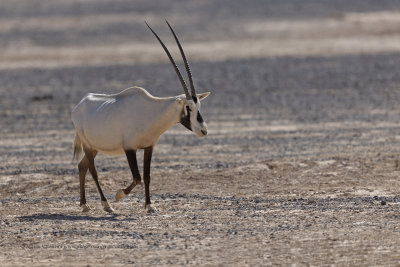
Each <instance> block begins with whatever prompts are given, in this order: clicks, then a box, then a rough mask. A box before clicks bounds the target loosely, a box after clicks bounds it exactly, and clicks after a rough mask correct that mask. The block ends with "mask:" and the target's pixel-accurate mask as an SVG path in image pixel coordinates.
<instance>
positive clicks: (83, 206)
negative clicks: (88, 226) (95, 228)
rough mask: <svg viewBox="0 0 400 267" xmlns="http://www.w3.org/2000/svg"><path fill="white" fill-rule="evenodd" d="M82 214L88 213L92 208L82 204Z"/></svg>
mask: <svg viewBox="0 0 400 267" xmlns="http://www.w3.org/2000/svg"><path fill="white" fill-rule="evenodd" d="M81 208H82V212H88V211H89V210H91V209H92V208H91V207H90V206H89V205H88V204H86V203H85V204H81Z"/></svg>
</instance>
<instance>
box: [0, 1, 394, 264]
mask: <svg viewBox="0 0 400 267" xmlns="http://www.w3.org/2000/svg"><path fill="white" fill-rule="evenodd" d="M399 10H400V4H398V2H397V1H388V0H385V1H379V2H378V1H372V0H370V1H366V0H362V1H361V0H359V1H344V0H338V1H320V0H318V1H312V0H305V1H288V0H285V1H279V3H277V1H272V0H271V1H255V0H252V1H246V5H243V2H242V1H231V0H229V1H228V0H225V1H185V2H182V1H170V0H168V1H151V2H150V1H135V2H134V3H132V2H131V1H128V0H118V1H106V0H91V1H83V0H74V1H50V0H40V1H39V0H29V1H28V0H21V1H12V0H0V45H1V48H2V52H1V53H0V69H1V70H0V94H1V95H0V105H1V106H0V107H1V108H0V122H1V128H0V136H1V138H0V194H1V195H0V211H1V213H0V246H1V248H2V249H1V250H0V265H1V266H17V265H31V266H54V265H60V266H61V265H62V266H68V265H71V266H72V265H77V266H86V265H91V266H99V265H107V266H113V265H126V264H135V265H153V264H154V265H155V264H161V265H212V266H214V265H228V266H229V265H237V266H245V265H248V266H255V265H274V266H275V265H299V266H303V265H305V266H307V265H318V266H324V265H338V266H365V265H385V266H396V265H399V264H400V253H399V251H400V241H399V240H400V227H399V223H400V213H399V210H400V205H399V204H400V195H399V191H400V182H399V179H398V176H399V173H400V163H399V152H400V151H399V150H400V108H399V103H400V73H399V72H398V66H399V65H400V54H399V53H398V51H399V50H400V45H399V44H400V42H399V41H400V30H399V29H400V27H399V26H400V19H399V17H400V16H399V14H400V13H399ZM164 17H166V18H168V19H169V20H170V21H171V22H172V24H173V25H176V27H175V28H176V30H177V31H178V33H179V35H180V36H182V37H181V39H182V42H183V46H184V48H187V49H186V50H187V53H188V54H189V58H190V59H192V69H193V72H194V75H195V82H196V84H197V87H198V90H199V91H206V90H210V91H212V95H211V96H210V97H209V98H207V99H206V100H205V101H204V103H203V116H204V118H205V119H206V121H207V122H208V124H209V128H210V129H209V130H210V134H209V136H207V137H206V138H202V139H199V138H197V137H195V136H194V135H193V134H192V133H189V132H188V131H186V130H185V129H184V128H183V127H181V126H176V127H174V128H173V129H171V130H170V131H168V132H167V133H166V134H165V135H164V136H163V137H162V138H161V140H160V143H159V145H158V146H157V147H156V150H155V153H154V159H153V165H152V180H151V181H152V182H151V198H152V201H153V203H154V206H155V208H156V209H157V210H158V211H157V212H156V213H151V214H147V213H146V212H145V210H144V208H143V204H144V192H143V191H144V190H143V188H141V187H138V188H135V189H134V190H133V192H132V194H131V195H129V196H127V197H126V198H125V199H123V200H122V201H121V202H119V203H114V201H113V199H114V194H115V192H116V190H117V189H119V188H121V187H124V186H126V185H127V184H128V183H129V182H130V180H131V179H132V178H131V176H130V172H129V170H128V164H127V162H126V159H125V158H124V157H106V156H103V155H99V156H98V157H97V158H96V164H97V167H98V170H99V175H100V180H101V184H102V186H103V190H104V191H105V192H106V195H107V197H108V198H109V200H110V202H111V204H112V206H113V207H114V208H115V210H116V213H115V214H113V215H109V214H106V213H105V212H104V211H103V210H102V208H101V205H100V200H99V197H98V193H97V191H96V188H95V186H94V183H93V182H92V180H91V179H90V177H89V178H88V182H87V186H86V189H87V195H88V201H89V203H90V204H91V205H92V206H93V207H94V210H92V211H90V212H89V213H82V212H81V211H80V208H79V186H78V177H77V175H78V172H77V167H76V163H75V162H72V138H73V135H74V131H73V126H72V123H71V121H70V118H69V116H70V115H69V114H70V111H71V109H72V108H73V106H74V105H75V104H76V103H77V102H78V101H79V100H80V99H81V98H82V97H83V96H84V95H85V94H86V93H88V92H104V93H111V92H116V91H119V90H121V89H123V88H126V87H129V86H133V85H140V86H143V87H145V88H147V89H148V90H149V91H150V92H151V93H153V94H154V95H160V96H166V95H174V94H180V93H181V89H180V88H179V84H178V82H177V79H176V78H175V76H174V73H173V70H172V68H171V67H170V65H169V63H168V62H166V61H165V56H164V55H163V53H162V51H161V49H160V48H159V46H158V45H157V43H156V41H155V40H154V38H153V37H152V36H151V34H150V33H149V32H148V30H147V29H146V27H145V26H144V24H143V20H145V19H146V20H148V21H149V22H150V23H151V24H152V25H154V26H155V28H156V29H157V31H158V32H160V34H161V36H162V37H163V38H164V39H166V40H167V41H168V44H169V46H171V47H173V46H174V45H173V40H172V39H171V36H169V33H168V31H167V28H166V26H165V25H163V23H164V22H163V18H164ZM174 51H175V52H176V50H174ZM139 162H141V158H140V160H139Z"/></svg>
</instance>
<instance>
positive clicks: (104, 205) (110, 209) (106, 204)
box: [101, 201, 114, 213]
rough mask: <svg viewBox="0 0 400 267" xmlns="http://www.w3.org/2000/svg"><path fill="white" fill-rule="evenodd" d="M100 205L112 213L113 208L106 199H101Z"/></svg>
mask: <svg viewBox="0 0 400 267" xmlns="http://www.w3.org/2000/svg"><path fill="white" fill-rule="evenodd" d="M101 205H102V206H103V210H105V211H107V212H108V213H114V209H113V208H111V206H110V204H108V202H107V201H102V202H101Z"/></svg>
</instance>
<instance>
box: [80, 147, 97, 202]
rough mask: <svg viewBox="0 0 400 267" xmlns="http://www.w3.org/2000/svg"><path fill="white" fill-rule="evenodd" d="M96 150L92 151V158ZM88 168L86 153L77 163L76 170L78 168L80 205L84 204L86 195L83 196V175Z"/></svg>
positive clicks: (84, 175)
mask: <svg viewBox="0 0 400 267" xmlns="http://www.w3.org/2000/svg"><path fill="white" fill-rule="evenodd" d="M96 155H97V152H96V151H95V152H94V153H93V158H94V157H96ZM88 169H89V160H88V159H87V157H86V155H85V156H84V157H83V158H82V160H81V161H80V162H79V164H78V170H79V189H80V196H81V201H80V205H81V206H82V205H85V204H86V196H85V180H86V179H85V177H86V173H87V171H88Z"/></svg>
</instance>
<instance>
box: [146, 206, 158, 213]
mask: <svg viewBox="0 0 400 267" xmlns="http://www.w3.org/2000/svg"><path fill="white" fill-rule="evenodd" d="M144 209H145V210H146V213H148V214H150V213H155V212H157V209H155V208H154V207H152V206H151V205H150V204H145V205H144Z"/></svg>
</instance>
